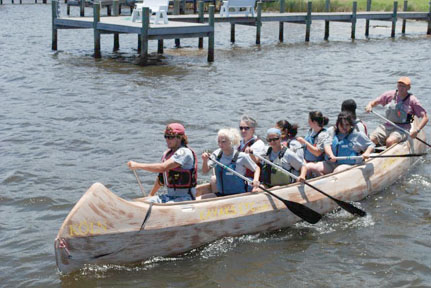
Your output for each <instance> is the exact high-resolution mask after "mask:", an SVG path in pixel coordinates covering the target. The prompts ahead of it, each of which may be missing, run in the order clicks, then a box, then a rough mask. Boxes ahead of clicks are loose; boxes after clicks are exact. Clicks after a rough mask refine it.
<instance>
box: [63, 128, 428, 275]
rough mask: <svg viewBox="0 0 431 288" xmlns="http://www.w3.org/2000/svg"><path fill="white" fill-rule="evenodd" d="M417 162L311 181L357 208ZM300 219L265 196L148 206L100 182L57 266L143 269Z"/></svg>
mask: <svg viewBox="0 0 431 288" xmlns="http://www.w3.org/2000/svg"><path fill="white" fill-rule="evenodd" d="M421 136H422V138H424V135H423V134H422V135H421ZM413 144H414V145H413ZM424 151H425V146H424V145H423V144H421V143H420V142H418V141H414V142H412V141H409V142H405V143H402V144H398V145H395V146H393V147H391V148H389V149H388V150H386V151H385V152H384V154H385V155H390V154H406V153H421V152H424ZM416 160H417V159H415V158H407V157H406V158H401V157H399V158H375V159H372V160H369V161H367V162H366V163H365V164H364V165H361V166H356V167H353V168H350V169H348V170H345V171H342V172H339V173H335V174H330V175H326V176H322V177H319V178H315V179H312V180H310V181H309V182H310V184H312V185H314V186H316V187H318V188H320V189H321V190H323V191H325V192H326V193H328V194H330V195H331V196H333V197H335V198H337V199H340V200H343V201H347V202H350V201H354V202H355V201H359V200H362V199H364V198H365V197H367V196H368V195H370V194H372V193H374V192H377V191H381V190H382V189H384V188H385V187H387V186H389V185H391V184H392V183H394V182H395V181H396V180H397V179H398V178H399V177H400V176H402V175H404V174H405V173H407V171H408V170H409V168H410V167H411V165H412V163H413V162H414V161H416ZM273 193H276V194H277V195H278V196H280V197H282V198H284V199H287V200H290V201H294V202H298V203H301V204H304V205H306V206H308V207H310V208H312V209H313V210H315V211H317V212H319V213H321V214H325V213H328V212H330V211H333V210H334V209H336V208H337V207H338V206H337V204H336V203H335V202H334V201H332V200H330V199H329V198H327V197H326V196H324V195H322V194H320V193H318V192H317V191H315V190H313V189H311V188H309V187H308V186H304V185H302V184H293V185H289V186H285V187H282V188H279V189H274V190H273ZM300 220H301V219H300V218H298V217H297V216H295V215H294V214H292V213H291V212H290V211H289V210H288V209H287V208H286V207H285V206H284V204H283V203H282V202H281V201H279V200H277V199H275V198H273V197H271V196H270V195H269V194H267V193H265V192H259V193H245V194H240V195H234V196H228V197H223V198H213V199H204V200H199V201H188V202H181V203H168V204H150V203H148V202H145V201H144V200H143V199H135V200H133V201H126V200H124V199H122V198H120V197H118V196H116V195H115V194H114V193H112V192H111V191H109V189H107V188H106V187H105V186H103V185H102V184H100V183H96V184H93V185H92V186H91V187H90V189H88V191H87V192H86V193H85V194H84V195H83V197H82V198H81V199H80V200H79V201H78V203H77V204H76V205H75V207H74V208H73V209H72V211H71V212H70V214H69V215H68V216H67V218H66V220H65V221H64V223H63V225H62V227H61V228H60V231H59V233H58V235H57V238H56V240H55V253H56V261H57V267H58V268H59V270H60V271H61V272H63V273H69V272H73V271H75V270H77V269H79V268H81V267H82V266H83V265H84V264H128V263H137V262H140V261H143V260H145V259H148V258H151V257H153V256H171V255H177V254H181V253H184V252H186V251H190V250H192V249H194V248H197V247H200V246H202V245H204V244H206V243H209V242H212V241H215V240H217V239H220V238H222V237H226V236H238V235H243V234H253V233H258V232H266V231H273V230H277V229H280V228H283V227H288V226H291V225H293V224H295V223H296V222H298V221H300Z"/></svg>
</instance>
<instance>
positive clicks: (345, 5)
mask: <svg viewBox="0 0 431 288" xmlns="http://www.w3.org/2000/svg"><path fill="white" fill-rule="evenodd" d="M267 1H268V0H267ZM285 1H286V12H306V11H307V3H308V1H307V0H285ZM311 2H312V3H313V6H312V7H313V8H312V10H313V12H323V11H325V7H326V0H314V1H311ZM356 2H357V3H358V4H357V5H358V6H357V7H358V8H357V10H358V11H366V10H367V0H358V1H356ZM407 3H408V6H407V10H408V11H429V0H409V1H408V2H407ZM279 5H280V2H279V1H271V2H264V5H263V7H264V10H269V11H279V9H280V8H279V7H280V6H279ZM352 7H353V1H352V0H332V1H330V11H331V12H346V11H352ZM393 9H394V2H393V1H391V0H371V11H392V10H393ZM398 10H399V11H402V10H404V1H403V0H398Z"/></svg>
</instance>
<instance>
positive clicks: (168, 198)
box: [127, 123, 197, 203]
mask: <svg viewBox="0 0 431 288" xmlns="http://www.w3.org/2000/svg"><path fill="white" fill-rule="evenodd" d="M164 137H165V140H166V145H167V146H168V150H166V151H165V153H164V154H163V157H162V162H161V163H138V162H134V161H129V162H128V163H127V165H128V166H129V168H130V169H132V170H135V169H143V170H146V171H149V172H155V173H159V176H158V177H157V179H156V182H155V183H154V186H153V189H152V190H151V192H150V196H154V195H155V193H156V192H157V191H158V190H159V189H160V187H161V186H166V187H167V190H168V193H167V194H164V195H157V196H154V197H151V198H150V199H149V201H151V202H156V203H166V202H180V201H188V200H195V197H196V182H197V158H196V154H195V152H194V151H193V150H192V149H190V148H188V147H187V143H188V140H187V136H186V134H185V129H184V126H183V125H182V124H180V123H171V124H169V125H168V126H166V129H165V135H164Z"/></svg>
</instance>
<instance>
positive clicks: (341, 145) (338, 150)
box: [331, 130, 359, 165]
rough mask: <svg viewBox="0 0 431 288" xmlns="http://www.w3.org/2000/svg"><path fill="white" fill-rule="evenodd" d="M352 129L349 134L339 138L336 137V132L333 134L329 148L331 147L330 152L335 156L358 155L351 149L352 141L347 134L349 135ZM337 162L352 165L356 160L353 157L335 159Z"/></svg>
mask: <svg viewBox="0 0 431 288" xmlns="http://www.w3.org/2000/svg"><path fill="white" fill-rule="evenodd" d="M352 131H353V130H352ZM352 131H350V132H349V134H347V135H346V136H345V137H344V138H343V139H341V140H340V139H338V133H336V134H335V135H334V139H333V140H332V146H331V148H332V153H334V155H335V156H358V155H359V153H357V152H356V151H355V150H353V143H352V141H350V140H349V136H350V135H351V133H352ZM337 163H338V164H349V165H353V164H356V160H355V159H346V160H337Z"/></svg>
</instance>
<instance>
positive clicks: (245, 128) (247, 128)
mask: <svg viewBox="0 0 431 288" xmlns="http://www.w3.org/2000/svg"><path fill="white" fill-rule="evenodd" d="M239 130H245V131H247V130H250V127H247V126H239Z"/></svg>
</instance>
